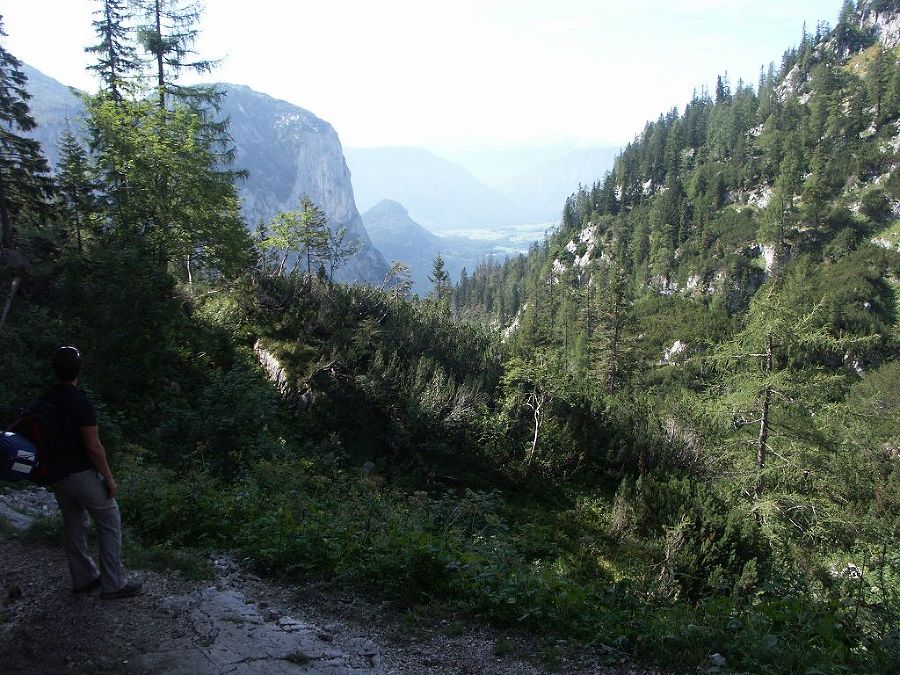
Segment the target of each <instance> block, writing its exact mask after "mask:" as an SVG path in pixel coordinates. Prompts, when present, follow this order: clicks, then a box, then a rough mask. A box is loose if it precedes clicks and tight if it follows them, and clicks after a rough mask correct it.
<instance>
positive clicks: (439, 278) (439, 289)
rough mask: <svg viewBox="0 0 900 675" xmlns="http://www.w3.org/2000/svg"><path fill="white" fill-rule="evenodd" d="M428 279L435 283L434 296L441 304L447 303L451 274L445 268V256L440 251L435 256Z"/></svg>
mask: <svg viewBox="0 0 900 675" xmlns="http://www.w3.org/2000/svg"><path fill="white" fill-rule="evenodd" d="M428 280H429V281H430V282H431V283H433V284H434V290H433V291H432V297H433V298H434V299H435V300H437V302H438V303H440V304H443V303H445V302H446V301H447V300H448V299H449V297H450V275H449V274H448V273H447V270H446V268H445V264H444V257H443V256H442V255H441V254H440V253H438V254H437V255H436V256H435V257H434V262H433V263H432V266H431V274H429V275H428Z"/></svg>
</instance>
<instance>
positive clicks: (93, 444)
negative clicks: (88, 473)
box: [81, 424, 118, 499]
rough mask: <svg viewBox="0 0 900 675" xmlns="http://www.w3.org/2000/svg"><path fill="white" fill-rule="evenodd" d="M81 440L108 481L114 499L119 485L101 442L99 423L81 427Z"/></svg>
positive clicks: (110, 494) (109, 490)
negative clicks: (110, 468)
mask: <svg viewBox="0 0 900 675" xmlns="http://www.w3.org/2000/svg"><path fill="white" fill-rule="evenodd" d="M81 440H82V441H83V442H84V449H85V450H86V451H87V454H88V457H90V458H91V461H92V462H93V463H94V468H95V469H97V471H98V472H99V473H100V475H101V476H103V480H104V481H106V491H107V492H108V493H109V498H110V499H112V498H113V497H115V496H116V492H118V486H117V485H116V481H115V480H114V479H113V475H112V471H110V470H109V464H108V463H107V461H106V451H105V450H104V449H103V444H102V443H101V442H100V432H99V431H98V429H97V425H96V424H95V425H94V426H92V427H81Z"/></svg>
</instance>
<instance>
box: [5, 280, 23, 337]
mask: <svg viewBox="0 0 900 675" xmlns="http://www.w3.org/2000/svg"><path fill="white" fill-rule="evenodd" d="M21 283H22V277H16V278H15V279H13V280H12V287H11V288H10V291H9V297H8V298H6V306H5V307H4V308H3V315H2V316H0V329H2V328H3V324H5V323H6V317H8V316H9V310H10V309H12V304H13V298H15V297H16V291H18V290H19V286H20V285H21Z"/></svg>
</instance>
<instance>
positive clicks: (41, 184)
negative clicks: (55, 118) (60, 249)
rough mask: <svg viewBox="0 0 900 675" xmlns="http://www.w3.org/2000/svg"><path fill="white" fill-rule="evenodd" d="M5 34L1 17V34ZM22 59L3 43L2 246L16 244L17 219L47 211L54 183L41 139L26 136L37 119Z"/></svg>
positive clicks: (0, 72)
mask: <svg viewBox="0 0 900 675" xmlns="http://www.w3.org/2000/svg"><path fill="white" fill-rule="evenodd" d="M2 37H6V32H5V31H4V30H3V18H2V17H0V38H2ZM27 81H28V78H27V77H26V75H25V73H23V72H22V62H21V61H19V59H17V58H16V57H15V56H13V55H12V54H10V53H9V52H8V51H7V50H6V49H5V48H4V47H3V46H2V45H0V223H2V231H3V234H2V248H4V249H13V248H15V232H16V222H17V221H19V220H21V219H24V218H32V219H36V218H38V217H42V216H43V215H46V213H47V207H48V199H49V197H50V195H51V191H52V184H51V181H50V178H49V176H48V175H47V174H48V173H49V166H48V165H47V160H46V158H45V157H44V154H43V153H42V152H41V146H40V143H38V142H37V141H35V140H34V139H32V138H29V137H27V136H26V135H25V134H27V133H28V132H29V131H31V130H32V129H34V127H35V122H34V118H32V116H31V112H30V110H29V107H28V100H29V99H30V98H31V96H30V95H29V93H28V90H27V85H26V83H27Z"/></svg>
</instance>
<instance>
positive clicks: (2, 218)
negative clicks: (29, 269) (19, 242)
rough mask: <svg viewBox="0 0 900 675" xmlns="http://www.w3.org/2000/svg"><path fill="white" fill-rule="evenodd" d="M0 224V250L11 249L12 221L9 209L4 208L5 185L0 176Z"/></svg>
mask: <svg viewBox="0 0 900 675" xmlns="http://www.w3.org/2000/svg"><path fill="white" fill-rule="evenodd" d="M0 222H2V224H3V246H2V248H9V249H11V248H13V245H14V243H15V241H14V237H13V226H12V219H11V218H10V217H9V209H8V208H7V206H6V185H5V183H4V181H3V175H2V174H0Z"/></svg>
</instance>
